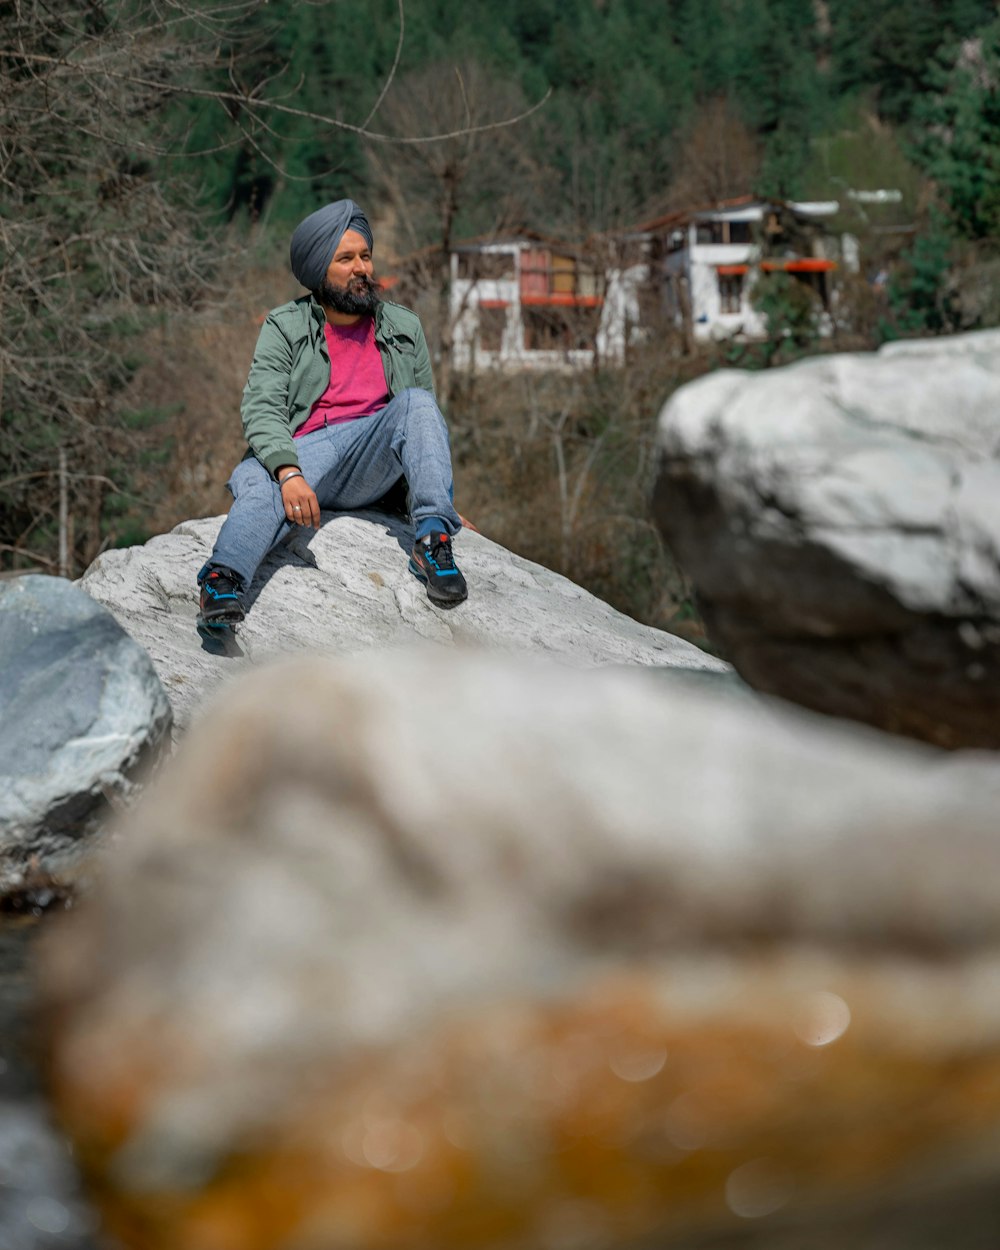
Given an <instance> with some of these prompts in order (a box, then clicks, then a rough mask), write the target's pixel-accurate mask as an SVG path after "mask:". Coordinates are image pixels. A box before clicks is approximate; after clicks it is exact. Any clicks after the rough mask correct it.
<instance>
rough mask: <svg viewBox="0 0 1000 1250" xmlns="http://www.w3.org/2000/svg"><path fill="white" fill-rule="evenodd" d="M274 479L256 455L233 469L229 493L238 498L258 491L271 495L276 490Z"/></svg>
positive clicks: (229, 482) (228, 484)
mask: <svg viewBox="0 0 1000 1250" xmlns="http://www.w3.org/2000/svg"><path fill="white" fill-rule="evenodd" d="M273 482H274V479H273V478H272V477H271V475H270V473H268V471H267V469H265V468H264V466H263V465H262V464H261V462H260V461H259V460H258V459H257V458H256V456H253V457H249V458H248V459H246V460H241V461H240V462H239V464H238V465H237V466H236V468H235V469H233V471H232V474H231V475H230V478H229V481H228V482H227V483H226V485H227V486H228V488H229V493H230V494H231V495H232V496H233V497H234V498H237V497H239V496H240V495H248V494H250V493H253V492H256V493H260V494H262V495H264V494H266V495H270V494H271V493H272V492H273V490H274V485H273Z"/></svg>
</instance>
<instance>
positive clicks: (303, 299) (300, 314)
mask: <svg viewBox="0 0 1000 1250" xmlns="http://www.w3.org/2000/svg"><path fill="white" fill-rule="evenodd" d="M311 303H312V297H311V296H309V295H300V296H299V297H298V299H290V300H289V301H288V303H287V304H279V305H278V307H277V308H272V309H271V311H270V312H269V313H268V314H267V316H266V317H265V318H264V324H265V325H267V323H268V322H270V323H271V324H272V325H276V326H280V327H281V328H282V329H287V328H291V327H294V326H301V325H307V324H308V322H309V319H310V317H311V316H312V315H313V314H312V308H311Z"/></svg>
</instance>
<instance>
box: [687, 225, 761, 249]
mask: <svg viewBox="0 0 1000 1250" xmlns="http://www.w3.org/2000/svg"><path fill="white" fill-rule="evenodd" d="M698 242H699V243H702V244H705V243H751V242H753V232H752V231H751V229H750V222H749V221H699V222H698Z"/></svg>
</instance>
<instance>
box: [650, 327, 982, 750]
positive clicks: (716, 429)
mask: <svg viewBox="0 0 1000 1250" xmlns="http://www.w3.org/2000/svg"><path fill="white" fill-rule="evenodd" d="M998 413H1000V332H998V331H987V332H982V333H979V334H970V335H965V336H962V337H957V338H953V339H934V340H930V341H926V342H908V343H899V344H893V345H890V346H887V347H884V348H882V350H881V351H879V352H877V353H872V354H866V355H862V354H857V355H839V356H824V357H821V358H816V359H811V360H807V361H803V362H800V363H799V364H795V365H790V366H788V367H787V368H783V369H775V370H769V371H765V372H761V373H746V372H742V371H735V370H725V371H721V372H718V373H714V374H712V375H710V376H709V377H706V378H703V379H701V380H699V381H697V382H694V383H692V384H690V385H689V386H686V387H684V388H682V389H681V390H680V391H678V392H677V393H676V394H675V395H674V396H673V397H672V398H671V399H670V401H669V402H668V403H667V405H666V406H665V408H664V409H663V412H662V414H661V416H660V433H659V438H660V449H661V470H660V475H659V481H658V485H657V489H656V499H655V509H656V517H657V521H658V523H659V525H660V528H661V530H662V532H663V534H664V536H665V537H666V539H667V541H668V542H669V544H670V545H671V547H672V548H673V550H674V552H675V553H676V555H677V557H678V559H679V560H680V562H681V563H682V565H683V566H684V568H685V569H686V571H687V572H688V574H689V575H690V576H691V578H692V580H693V582H694V584H695V586H696V589H697V593H698V597H699V602H700V606H701V608H702V612H703V615H704V617H705V619H706V623H707V625H708V628H709V632H710V634H711V635H712V636H713V637H714V638H715V639H716V640H717V641H718V642H719V643H720V644H721V646H722V648H723V650H724V652H725V653H726V655H727V656H728V657H729V658H730V659H731V660H732V662H733V664H734V665H735V667H736V669H737V671H738V672H739V673H740V674H741V675H742V676H743V677H745V678H746V679H747V680H748V681H749V682H750V683H751V685H753V686H755V687H757V688H758V689H760V690H764V691H769V692H772V693H775V694H780V695H783V696H785V697H787V698H789V699H794V700H796V701H798V702H800V703H803V704H805V705H807V706H809V707H812V708H816V709H819V710H822V711H828V712H833V713H835V714H837V715H840V716H849V717H854V718H856V719H858V720H862V721H867V722H870V723H871V724H875V725H878V726H880V727H882V728H885V729H889V730H893V731H897V732H900V733H905V734H910V735H912V736H914V737H918V738H924V739H927V740H929V741H931V742H935V743H937V744H939V745H942V746H948V747H954V746H976V747H983V746H985V747H997V746H1000V715H998V714H997V713H998V709H1000V420H998Z"/></svg>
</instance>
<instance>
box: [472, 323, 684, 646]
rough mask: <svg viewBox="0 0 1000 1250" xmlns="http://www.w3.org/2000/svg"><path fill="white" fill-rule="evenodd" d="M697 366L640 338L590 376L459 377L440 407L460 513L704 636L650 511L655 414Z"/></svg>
mask: <svg viewBox="0 0 1000 1250" xmlns="http://www.w3.org/2000/svg"><path fill="white" fill-rule="evenodd" d="M696 368H697V366H693V365H692V364H691V363H690V362H688V361H685V360H683V359H682V358H680V357H678V356H675V355H672V354H671V353H670V352H669V351H668V350H665V349H664V348H663V347H661V346H659V345H658V346H652V345H647V346H645V347H643V348H641V349H639V350H637V351H635V352H634V353H633V355H632V358H631V359H630V360H629V362H628V364H627V365H626V366H620V367H614V368H610V367H602V368H600V369H599V370H597V371H592V372H553V373H536V372H520V373H515V374H510V373H507V374H505V373H499V372H490V373H485V374H479V375H477V376H475V377H469V376H466V377H463V378H462V379H461V380H460V382H459V384H458V386H457V387H456V388H455V394H454V398H453V401H452V404H451V407H450V409H449V413H448V419H449V424H450V426H451V430H452V446H453V452H454V460H455V473H456V481H457V500H456V502H457V503H458V506H459V509H460V511H462V512H463V514H464V515H466V516H468V517H469V518H470V520H472V521H474V522H475V524H476V525H477V526H478V527H479V529H481V530H482V531H483V532H484V533H485V534H487V535H489V537H491V538H494V539H495V540H496V541H497V542H500V543H502V544H503V545H504V546H506V547H509V548H511V549H512V550H514V551H516V552H518V553H519V554H520V555H523V556H525V557H526V558H528V559H531V560H535V561H537V562H538V563H539V564H543V565H545V566H546V567H548V568H551V569H554V570H556V571H557V572H560V573H562V574H564V575H565V576H567V577H569V578H571V579H572V580H573V581H575V582H577V583H578V584H580V585H581V586H584V587H585V588H586V589H588V590H590V591H591V592H592V593H594V594H596V595H598V596H599V597H600V598H602V599H604V600H605V601H606V602H608V603H610V604H612V605H613V606H614V607H616V608H618V609H619V610H620V611H623V612H626V613H627V614H628V615H630V616H632V617H634V618H635V619H637V620H640V621H643V622H645V623H647V624H650V625H655V626H657V627H658V628H661V629H670V630H672V631H673V632H676V633H682V634H685V635H686V636H688V637H692V638H694V639H696V640H697V641H703V639H704V631H703V628H702V626H701V623H700V621H699V620H698V617H697V613H696V611H695V609H694V607H693V604H692V599H691V590H690V586H689V584H688V582H687V579H686V578H685V576H684V574H683V573H682V572H681V570H680V569H679V568H678V567H677V565H676V563H675V561H674V560H673V558H672V556H671V555H670V553H669V552H668V551H667V550H666V549H665V548H664V546H663V543H662V541H661V539H660V537H659V534H658V532H657V530H656V528H655V526H654V524H653V521H652V517H651V513H650V509H649V497H650V492H651V489H652V485H653V477H654V473H655V468H656V462H655V435H656V417H657V414H658V412H659V409H660V407H661V406H662V404H663V402H664V400H665V399H666V397H667V396H668V395H669V393H670V392H671V391H672V390H673V389H674V388H675V387H676V386H678V385H679V384H680V383H681V382H683V381H686V380H688V378H689V377H690V376H691V373H692V370H694V369H696Z"/></svg>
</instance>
